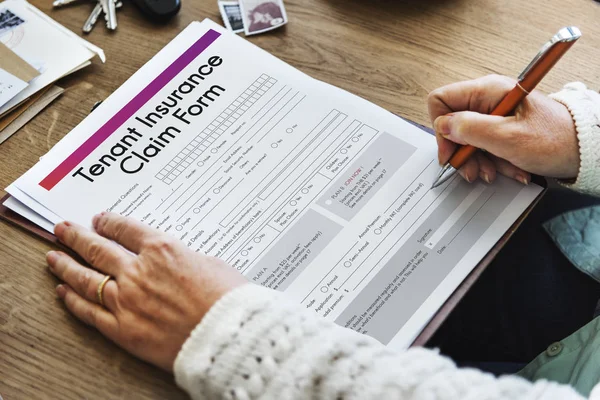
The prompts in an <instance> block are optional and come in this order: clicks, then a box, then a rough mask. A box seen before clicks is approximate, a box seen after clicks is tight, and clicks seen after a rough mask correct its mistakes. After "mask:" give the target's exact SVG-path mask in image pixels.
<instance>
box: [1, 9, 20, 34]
mask: <svg viewBox="0 0 600 400" xmlns="http://www.w3.org/2000/svg"><path fill="white" fill-rule="evenodd" d="M23 22H25V20H23V18H21V17H19V16H17V15H15V13H13V12H12V11H10V10H2V11H0V36H1V35H2V34H4V33H6V32H8V31H10V30H11V29H14V28H16V27H17V26H19V25H21V24H22V23H23Z"/></svg>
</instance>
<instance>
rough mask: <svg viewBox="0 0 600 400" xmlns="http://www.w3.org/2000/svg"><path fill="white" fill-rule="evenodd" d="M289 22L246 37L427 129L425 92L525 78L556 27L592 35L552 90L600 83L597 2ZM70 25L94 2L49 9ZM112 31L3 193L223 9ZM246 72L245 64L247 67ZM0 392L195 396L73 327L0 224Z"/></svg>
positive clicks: (339, 0) (320, 4)
mask: <svg viewBox="0 0 600 400" xmlns="http://www.w3.org/2000/svg"><path fill="white" fill-rule="evenodd" d="M285 1H286V6H287V11H288V15H289V18H290V23H289V24H288V26H286V27H285V28H283V29H281V30H280V31H277V32H274V33H271V34H266V35H262V36H257V37H252V38H251V39H250V40H251V41H252V42H253V43H255V44H256V45H258V46H260V47H261V48H263V49H265V50H267V51H269V52H271V53H273V54H274V55H276V56H277V57H280V58H281V59H283V60H284V61H286V62H288V63H290V64H291V65H293V66H294V67H297V68H299V69H300V70H302V71H304V72H306V73H308V74H310V75H311V76H313V77H315V78H318V79H321V80H324V81H327V82H329V83H331V84H333V85H336V86H339V87H341V88H343V89H346V90H349V91H350V92H352V93H355V94H357V95H359V96H362V97H364V98H366V99H368V100H370V101H372V102H374V103H376V104H379V105H381V106H382V107H384V108H386V109H388V110H390V111H391V112H394V113H397V114H399V115H402V116H404V117H407V118H410V119H413V120H415V121H417V122H419V123H423V124H429V119H428V116H427V107H426V103H425V99H426V96H427V93H428V92H429V91H430V90H432V89H434V88H436V87H438V86H441V85H444V84H447V83H450V82H453V81H457V80H463V79H471V78H476V77H479V76H481V75H485V74H490V73H499V74H505V75H509V76H516V75H517V74H518V73H519V72H520V70H521V69H522V68H523V67H524V66H525V65H526V64H527V63H528V62H529V60H530V59H531V57H532V56H533V55H534V54H535V53H536V52H537V50H538V48H539V47H540V46H541V44H542V43H543V42H544V41H546V40H547V39H548V38H549V37H550V36H551V35H552V34H553V33H554V32H555V31H556V30H557V29H558V28H560V27H562V26H564V25H570V24H573V25H577V26H579V27H580V28H581V30H582V31H583V37H582V39H581V40H580V41H579V43H577V45H576V46H574V48H573V49H572V50H571V51H570V52H569V54H567V55H566V56H565V57H564V58H563V60H561V62H560V63H559V65H558V66H557V67H556V68H555V69H554V70H553V71H552V72H551V73H550V74H549V75H548V77H547V78H546V79H545V80H544V82H543V84H542V85H541V89H542V90H544V91H546V92H550V91H555V90H558V89H560V87H561V86H562V85H563V84H564V83H566V82H569V81H574V80H581V81H584V82H586V83H587V84H588V85H589V86H590V87H593V88H596V89H598V88H600V68H598V60H600V23H599V22H600V5H599V4H597V3H595V2H594V1H593V0H531V1H523V0H505V1H502V2H499V1H496V0H477V1H475V0H429V1H427V0H404V1H400V0H387V1H383V0H381V1H375V0H285ZM31 2H32V3H33V4H34V5H35V6H37V7H38V8H40V9H41V10H42V11H44V12H46V13H47V14H48V15H50V16H51V17H52V18H54V19H56V20H57V21H59V22H60V23H62V24H63V25H65V26H66V27H68V28H69V29H71V30H73V31H75V32H81V26H82V25H83V22H84V20H85V18H86V17H87V15H88V13H89V12H90V11H91V8H92V6H93V4H91V3H85V2H82V3H81V4H78V5H76V6H72V7H68V8H64V9H60V10H53V9H52V8H51V2H50V1H48V0H44V1H42V0H32V1H31ZM118 17H119V28H118V31H117V32H116V33H110V32H107V31H106V29H104V27H103V26H101V24H99V25H98V26H97V27H96V28H95V30H94V31H93V32H92V33H91V34H90V35H89V36H87V39H88V40H90V41H91V42H93V43H94V44H96V45H99V46H100V47H102V48H103V49H104V50H105V52H106V55H107V58H108V61H107V62H106V64H104V65H103V64H101V63H99V62H97V61H95V62H94V64H93V65H92V66H90V67H88V68H86V69H84V70H82V71H79V72H77V73H75V74H73V75H72V76H69V77H67V78H66V79H63V80H62V81H60V85H61V86H63V87H65V88H67V91H66V93H65V94H63V96H62V97H61V98H59V99H58V100H57V101H55V102H54V103H53V104H52V105H51V106H50V107H48V108H47V109H46V110H45V111H44V112H43V113H42V114H40V115H39V116H37V117H36V118H35V119H34V120H33V121H31V122H30V123H28V124H27V125H26V126H25V127H24V128H22V129H21V130H20V131H19V132H18V133H17V134H16V135H15V136H13V137H12V138H11V139H9V140H8V141H6V142H5V143H3V144H2V145H1V146H0V185H1V187H6V186H7V185H8V184H10V183H11V182H12V181H14V180H15V179H16V178H18V177H19V176H20V175H21V174H23V173H24V172H25V171H27V169H29V168H30V167H31V166H32V165H33V164H34V163H35V162H36V161H37V160H38V159H39V157H40V156H42V155H43V154H44V153H46V152H47V151H48V150H49V149H50V148H51V147H52V146H53V145H54V144H55V143H56V142H58V141H59V140H60V139H61V137H63V136H64V135H65V134H66V133H67V132H69V130H70V129H72V128H73V127H74V126H75V125H77V124H78V123H79V122H80V121H81V120H82V119H83V118H84V117H85V116H86V115H87V114H88V112H89V110H90V109H91V107H92V105H93V104H94V103H95V102H96V101H98V100H102V99H104V98H105V97H107V96H108V95H109V94H110V93H111V92H112V91H114V90H115V89H116V88H117V87H118V86H119V85H121V84H122V83H123V82H124V81H125V80H126V79H127V78H128V77H129V76H131V75H132V74H133V73H134V72H135V71H136V70H137V69H138V68H139V67H140V66H142V65H143V64H144V63H145V62H146V61H148V60H149V59H150V58H151V57H152V55H154V54H155V53H156V52H157V51H158V50H160V49H161V48H162V47H163V46H164V45H165V44H167V43H168V42H169V41H170V40H171V39H172V38H173V37H175V36H176V35H177V33H178V32H180V31H181V30H182V29H183V28H184V27H185V26H186V25H187V24H188V23H190V22H191V21H194V20H202V19H203V18H211V19H213V20H215V21H219V22H220V16H219V13H218V8H217V4H216V1H215V0H184V1H183V8H182V10H181V12H180V13H179V15H178V16H177V17H176V18H175V19H174V20H172V21H171V22H170V23H168V24H166V25H153V24H151V23H149V22H147V21H146V20H145V19H144V18H142V17H141V16H140V14H139V12H138V10H137V9H136V8H135V7H134V6H133V5H131V4H129V3H127V2H126V3H125V6H124V7H123V9H122V10H121V11H119V14H118ZM240 67H241V66H240ZM0 237H1V238H2V240H3V246H1V247H0V394H1V395H2V396H3V397H4V398H5V400H12V399H58V398H60V399H106V398H110V399H125V398H126V399H164V398H169V399H179V398H182V399H183V398H186V395H185V394H184V393H183V392H182V391H180V390H179V389H178V388H177V387H176V386H175V384H174V381H173V378H172V376H171V375H169V374H167V373H164V372H161V371H159V370H157V369H156V368H153V367H152V366H150V365H147V364H145V363H143V362H141V361H138V360H136V359H134V358H133V357H131V356H129V355H127V354H126V353H124V352H123V351H121V350H120V349H119V348H117V347H116V346H114V345H113V344H111V343H110V342H108V341H107V340H105V339H104V338H103V337H101V336H100V335H99V334H98V333H97V332H95V331H93V330H91V329H88V328H86V327H85V326H83V325H81V324H80V323H78V322H77V321H75V320H74V318H72V317H71V316H70V315H69V314H68V313H67V312H66V311H65V309H64V307H63V306H62V305H61V303H60V302H59V301H58V300H57V299H56V296H55V294H54V286H55V285H56V284H57V282H56V280H55V279H54V278H53V277H51V276H50V274H49V273H48V272H47V267H46V265H45V262H44V254H45V253H46V252H47V251H48V250H50V247H49V245H47V244H46V243H45V242H43V241H41V240H39V239H36V238H34V237H32V236H29V235H28V234H26V233H23V232H22V231H20V230H18V229H16V228H14V227H13V226H11V225H8V224H6V223H0Z"/></svg>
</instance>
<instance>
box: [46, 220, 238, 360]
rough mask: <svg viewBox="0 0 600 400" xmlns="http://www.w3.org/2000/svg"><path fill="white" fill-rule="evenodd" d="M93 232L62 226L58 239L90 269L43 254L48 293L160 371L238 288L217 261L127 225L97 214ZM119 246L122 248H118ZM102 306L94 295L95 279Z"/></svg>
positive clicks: (229, 270) (235, 275) (57, 255)
mask: <svg viewBox="0 0 600 400" xmlns="http://www.w3.org/2000/svg"><path fill="white" fill-rule="evenodd" d="M93 224H94V228H95V230H96V233H94V232H92V231H90V230H88V229H85V228H84V227H82V226H79V225H76V224H73V223H69V222H63V223H60V224H58V225H56V227H55V230H54V232H55V234H56V236H57V237H58V239H59V240H60V241H61V242H63V243H64V244H65V245H67V246H68V247H70V248H72V249H73V250H74V251H75V252H77V253H78V254H79V255H80V256H81V257H83V259H85V260H86V261H87V262H88V263H89V264H90V265H92V266H93V267H94V269H92V268H88V267H86V266H84V265H82V264H80V263H79V262H77V261H76V260H75V259H73V258H72V257H71V256H69V255H67V254H65V253H63V252H59V251H51V252H49V253H48V254H47V260H48V265H49V267H50V270H51V271H52V273H54V274H55V275H56V276H57V277H58V278H59V279H60V280H62V281H63V282H65V283H64V284H61V285H59V286H58V287H57V288H56V292H57V294H58V296H59V297H60V298H61V299H63V300H64V302H65V304H66V306H67V308H68V309H69V310H70V311H71V312H72V313H73V314H74V315H75V316H76V317H77V318H79V319H80V320H82V321H83V322H85V323H86V324H89V325H91V326H94V327H96V328H97V329H98V330H99V331H100V332H101V333H102V334H103V335H105V336H106V337H108V338H109V339H110V340H112V341H113V342H115V343H117V344H118V345H119V346H121V347H123V348H124V349H125V350H127V351H129V352H130V353H132V354H134V355H135V356H137V357H139V358H141V359H143V360H146V361H148V362H150V363H152V364H155V365H157V366H159V367H161V368H163V369H165V370H167V371H172V370H173V364H174V362H175V358H176V357H177V354H178V353H179V350H180V349H181V347H182V345H183V343H184V342H185V340H186V339H187V338H188V336H189V335H190V333H191V332H192V330H193V329H194V327H195V326H196V325H197V324H198V323H199V322H200V320H201V319H202V317H203V316H204V315H205V314H206V313H207V312H208V310H209V309H210V308H211V307H212V305H213V304H214V303H216V302H217V300H219V298H221V297H222V296H223V295H224V294H226V293H227V292H229V291H230V290H232V289H234V288H236V287H238V286H240V285H243V284H245V283H246V282H247V281H246V279H245V278H244V277H242V275H241V274H239V273H238V272H237V271H235V270H234V269H233V268H232V267H230V266H229V265H227V264H226V263H225V262H224V261H221V260H219V259H217V258H213V257H208V256H205V255H203V254H199V253H195V252H193V251H192V250H190V249H188V248H187V247H185V245H184V244H183V243H181V242H180V241H178V240H177V239H175V238H172V237H170V236H168V235H167V234H164V233H162V232H159V231H157V230H156V229H153V228H150V227H149V226H147V225H145V224H142V223H141V222H137V221H135V220H133V219H131V218H125V217H121V216H119V215H116V214H101V215H99V216H96V217H95V218H94V221H93ZM112 240H114V241H115V242H116V243H118V244H120V245H122V246H123V247H124V248H125V249H127V250H129V251H130V252H127V251H125V250H124V249H123V248H121V247H119V246H118V245H117V244H116V243H115V242H113V241H112ZM107 275H110V276H111V277H112V278H114V279H111V280H109V281H108V282H107V283H106V285H105V286H104V290H103V303H104V306H102V305H100V304H99V299H98V296H97V290H98V287H99V285H100V284H101V283H102V281H103V279H104V278H105V277H106V276H107Z"/></svg>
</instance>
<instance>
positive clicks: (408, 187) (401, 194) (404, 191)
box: [385, 160, 433, 213]
mask: <svg viewBox="0 0 600 400" xmlns="http://www.w3.org/2000/svg"><path fill="white" fill-rule="evenodd" d="M432 163H433V160H431V161H430V162H429V164H427V165H426V166H425V168H423V170H422V171H421V172H420V173H419V175H417V177H416V178H415V179H413V181H412V182H411V183H409V184H408V186H407V187H406V189H404V190H403V191H402V193H400V196H398V197H396V199H395V200H394V201H393V202H392V204H390V206H389V207H388V208H387V209H386V210H385V212H386V213H387V212H388V211H389V210H390V208H392V206H393V205H394V204H396V202H397V201H398V200H399V199H400V198H401V197H402V196H404V193H406V191H407V190H408V189H410V188H411V187H412V185H413V183H415V181H416V180H417V179H419V178H420V177H421V175H423V173H424V172H425V171H426V170H427V168H429V166H430V165H431V164H432Z"/></svg>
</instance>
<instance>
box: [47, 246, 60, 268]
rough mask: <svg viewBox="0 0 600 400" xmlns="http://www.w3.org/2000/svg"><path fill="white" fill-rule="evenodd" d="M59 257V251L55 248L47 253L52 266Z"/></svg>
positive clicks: (51, 266) (49, 263)
mask: <svg viewBox="0 0 600 400" xmlns="http://www.w3.org/2000/svg"><path fill="white" fill-rule="evenodd" d="M57 258H58V253H57V252H56V251H54V250H52V251H49V252H47V253H46V261H48V265H49V266H50V268H53V265H52V264H53V263H54V262H55V261H56V259H57Z"/></svg>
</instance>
